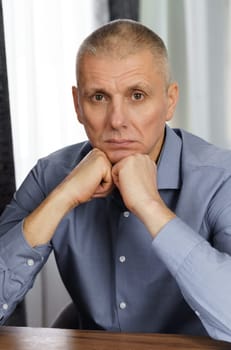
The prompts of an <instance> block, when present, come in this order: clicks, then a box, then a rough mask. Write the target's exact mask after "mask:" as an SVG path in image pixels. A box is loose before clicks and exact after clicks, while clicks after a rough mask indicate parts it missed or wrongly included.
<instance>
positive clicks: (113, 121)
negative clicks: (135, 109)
mask: <svg viewBox="0 0 231 350" xmlns="http://www.w3.org/2000/svg"><path fill="white" fill-rule="evenodd" d="M108 121H109V123H110V125H111V127H112V128H113V129H120V128H122V127H126V125H127V117H126V111H125V106H124V103H123V101H122V100H120V99H115V100H114V101H111V105H110V108H109V110H108Z"/></svg>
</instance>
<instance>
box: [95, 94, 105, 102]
mask: <svg viewBox="0 0 231 350" xmlns="http://www.w3.org/2000/svg"><path fill="white" fill-rule="evenodd" d="M104 99H105V97H104V95H103V94H100V93H97V94H95V95H93V96H92V100H93V101H95V102H100V101H103V100H104Z"/></svg>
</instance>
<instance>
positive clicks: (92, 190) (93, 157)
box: [57, 148, 113, 208]
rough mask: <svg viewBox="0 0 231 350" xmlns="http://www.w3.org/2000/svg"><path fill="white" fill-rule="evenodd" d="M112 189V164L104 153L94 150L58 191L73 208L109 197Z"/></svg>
mask: <svg viewBox="0 0 231 350" xmlns="http://www.w3.org/2000/svg"><path fill="white" fill-rule="evenodd" d="M112 188H113V182H112V176H111V163H110V161H109V159H108V158H107V156H106V155H105V154H104V153H103V152H102V151H100V150H99V149H97V148H94V149H93V150H92V151H91V152H89V153H88V154H87V155H86V157H85V158H83V159H82V161H81V162H80V163H79V164H78V165H77V166H76V167H75V168H74V169H73V170H72V171H71V173H70V174H69V175H68V176H67V177H66V178H65V179H64V181H63V182H62V183H61V184H60V185H59V186H58V188H57V189H58V190H59V191H60V190H61V191H62V193H63V194H64V195H65V198H66V199H67V201H68V202H69V203H70V205H71V207H72V208H73V207H75V206H77V205H78V204H80V203H84V202H87V201H89V200H90V199H92V198H98V197H105V196H107V195H108V194H109V193H110V192H111V190H112Z"/></svg>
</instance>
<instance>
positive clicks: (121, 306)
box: [120, 301, 127, 310]
mask: <svg viewBox="0 0 231 350" xmlns="http://www.w3.org/2000/svg"><path fill="white" fill-rule="evenodd" d="M126 307H127V304H126V303H125V302H124V301H122V302H121V303H120V308H121V310H124V309H126Z"/></svg>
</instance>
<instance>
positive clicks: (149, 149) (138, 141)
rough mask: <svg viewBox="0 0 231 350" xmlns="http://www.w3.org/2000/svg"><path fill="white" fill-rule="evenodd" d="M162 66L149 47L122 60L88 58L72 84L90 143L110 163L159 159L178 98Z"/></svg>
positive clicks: (81, 119)
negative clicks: (133, 156)
mask: <svg viewBox="0 0 231 350" xmlns="http://www.w3.org/2000/svg"><path fill="white" fill-rule="evenodd" d="M159 70H160V66H159V65H158V64H155V59H154V57H153V55H152V54H151V53H150V52H149V51H148V50H147V51H145V50H143V51H140V52H138V53H136V54H133V55H128V56H126V57H125V58H122V59H118V58H115V57H114V56H110V55H108V56H105V55H101V56H92V55H85V56H84V58H83V60H82V62H81V66H80V77H79V86H78V89H76V88H73V97H74V103H75V108H76V112H77V115H78V119H79V121H80V123H82V124H83V125H84V128H85V130H86V133H87V136H88V138H89V140H90V142H91V144H92V146H93V147H97V148H99V149H100V150H102V151H103V152H104V153H106V155H107V156H108V158H109V159H110V161H111V162H112V164H114V163H116V162H118V161H119V160H121V159H122V158H124V157H127V156H129V155H131V154H134V153H142V154H149V155H150V157H151V158H152V159H153V160H154V161H155V160H156V159H157V157H158V155H159V153H160V150H161V146H162V143H163V139H164V128H165V122H166V121H168V120H170V119H171V118H172V115H173V112H174V109H175V105H176V102H177V96H178V88H177V85H176V84H171V85H170V86H169V87H167V86H166V82H165V79H164V76H163V74H161V73H160V72H159Z"/></svg>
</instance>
